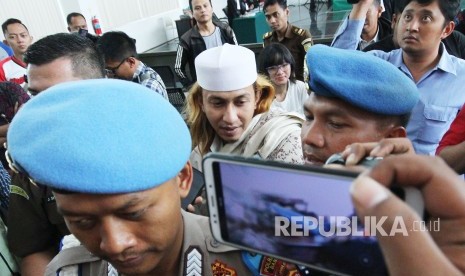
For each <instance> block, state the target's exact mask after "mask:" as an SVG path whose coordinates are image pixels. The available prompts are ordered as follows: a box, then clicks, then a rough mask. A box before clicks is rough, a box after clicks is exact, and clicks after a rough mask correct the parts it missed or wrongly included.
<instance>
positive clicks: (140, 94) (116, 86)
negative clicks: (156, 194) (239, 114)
mask: <svg viewBox="0 0 465 276" xmlns="http://www.w3.org/2000/svg"><path fill="white" fill-rule="evenodd" d="M7 139H8V152H9V154H10V156H11V159H12V160H13V163H14V164H15V166H16V167H20V168H21V169H22V170H24V171H25V172H26V173H27V174H29V177H30V178H32V179H33V180H34V181H35V182H36V183H39V184H43V185H47V186H51V187H52V188H58V189H62V190H67V191H74V192H81V193H93V194H112V193H128V192H136V191H141V190H146V189H149V188H152V187H156V186H158V185H160V184H162V183H163V182H166V181H167V180H169V179H171V178H173V177H174V176H176V174H178V173H179V171H180V170H181V169H182V168H183V166H184V165H185V164H186V162H187V160H188V159H189V154H190V151H191V137H190V134H189V131H188V129H187V126H186V124H185V123H184V121H183V119H182V118H181V116H180V114H179V113H178V112H177V111H176V109H175V108H174V107H173V106H172V105H171V104H170V103H169V102H168V101H166V100H165V99H164V98H163V97H162V96H160V95H159V94H158V93H153V91H151V90H150V89H148V88H146V87H144V86H142V85H140V84H136V83H132V82H129V81H122V80H111V79H100V80H85V81H76V82H69V83H64V84H59V85H56V86H53V87H52V88H50V89H48V90H46V91H43V92H42V93H40V94H39V95H38V96H36V97H34V98H33V99H32V100H30V101H29V102H28V103H27V104H25V105H24V106H23V107H22V108H21V109H20V111H19V112H18V114H17V115H16V116H15V118H14V120H13V121H12V123H11V125H10V128H9V131H8V136H7Z"/></svg>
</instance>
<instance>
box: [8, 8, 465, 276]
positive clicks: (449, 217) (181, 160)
mask: <svg viewBox="0 0 465 276" xmlns="http://www.w3.org/2000/svg"><path fill="white" fill-rule="evenodd" d="M233 2H234V1H233ZM248 2H250V3H248V5H251V6H253V5H258V4H259V3H258V1H248ZM391 2H392V1H391ZM236 3H237V2H236ZM395 3H396V5H392V7H393V9H392V14H389V15H388V16H382V14H383V7H382V6H383V4H382V1H381V2H380V1H378V0H360V1H359V2H358V3H356V4H354V5H353V7H352V10H351V12H350V14H349V16H348V17H347V18H346V19H345V21H344V22H343V23H342V25H341V26H340V28H339V30H338V32H337V33H336V35H335V37H334V40H333V42H332V43H331V46H325V45H319V44H318V45H313V41H312V38H311V34H310V33H309V32H308V30H304V29H302V28H299V27H296V26H293V25H291V24H290V23H289V13H290V11H289V8H288V6H287V1H286V0H265V1H264V3H263V12H264V14H265V17H266V20H267V23H268V24H269V26H270V28H271V32H269V33H266V34H264V36H263V47H264V48H263V49H262V50H261V53H260V55H259V57H258V58H257V57H256V56H255V54H254V52H252V51H251V50H249V49H248V48H246V47H244V46H240V45H238V43H237V40H236V37H235V35H234V31H233V29H232V27H231V26H229V24H227V23H225V22H221V21H218V20H216V19H214V16H213V7H212V3H211V0H189V4H190V9H191V11H192V15H193V18H194V21H195V25H194V26H193V27H192V29H191V30H189V31H188V32H187V33H185V34H184V35H182V36H181V37H180V39H179V46H178V49H177V56H176V61H175V64H173V65H172V67H173V68H174V71H175V73H176V75H177V76H178V78H179V81H180V82H181V83H182V85H183V86H184V87H185V88H186V90H187V100H186V103H185V107H184V110H183V112H182V114H180V113H179V112H178V110H176V109H175V108H174V107H173V106H172V105H171V104H170V102H169V98H168V94H167V89H166V86H165V84H164V82H163V80H162V78H161V77H160V75H159V74H158V73H157V72H156V71H154V70H153V69H152V68H150V67H149V66H147V65H146V64H144V63H143V62H142V61H141V60H140V59H139V58H138V55H137V51H136V43H137V41H136V40H135V39H133V38H131V37H130V36H129V35H128V34H126V33H124V32H120V31H109V32H106V33H104V34H103V35H102V36H99V37H97V36H94V35H91V34H89V33H88V32H86V31H83V30H87V24H86V19H85V17H84V16H83V15H82V14H80V13H71V14H69V15H68V16H67V18H66V20H67V23H68V31H69V33H57V34H52V35H49V36H46V37H44V38H42V39H39V40H37V41H35V42H34V41H33V37H32V36H31V35H30V34H29V31H28V29H27V27H26V25H25V24H24V23H23V22H22V21H20V20H18V19H14V18H11V19H8V20H6V21H5V22H4V23H3V24H2V31H3V34H4V36H5V40H4V42H5V43H4V45H2V47H1V50H2V52H0V53H1V54H3V55H4V56H3V59H1V60H0V112H1V114H0V122H1V125H0V139H1V141H0V142H1V143H2V144H5V148H3V149H2V150H1V151H2V155H3V153H4V155H5V158H0V160H1V161H2V162H1V163H0V217H1V223H0V226H2V227H3V226H4V225H6V226H7V231H6V236H5V235H4V236H0V239H2V240H3V241H6V242H7V245H8V247H6V246H5V247H1V243H0V249H1V253H2V257H3V258H2V259H3V261H4V262H5V263H6V266H5V270H2V269H3V267H2V266H0V274H2V275H7V274H5V273H9V274H11V275H15V273H21V275H282V276H284V275H301V274H299V273H302V272H301V271H300V270H299V269H300V268H299V267H298V266H295V265H293V264H291V263H289V262H284V261H280V260H277V259H274V258H272V257H269V256H264V255H260V254H254V255H252V254H248V253H247V252H243V251H242V250H240V249H237V248H234V247H230V246H226V245H222V244H219V243H218V242H216V241H215V239H214V237H213V235H212V233H211V230H210V226H209V218H208V217H207V216H208V215H207V216H205V215H206V214H203V213H202V212H200V213H201V214H200V215H199V214H192V213H191V212H188V211H186V210H183V209H182V208H181V199H182V198H185V197H187V196H188V195H189V194H190V192H191V186H192V182H193V178H194V173H193V170H198V171H202V169H203V168H202V160H203V158H204V157H205V156H206V155H207V154H208V153H211V152H217V153H223V154H229V155H237V156H243V157H250V158H259V159H263V160H274V161H279V162H284V163H289V164H296V165H303V166H324V165H325V163H326V161H327V160H328V158H329V157H330V156H332V155H333V154H336V153H340V154H341V155H342V157H343V159H344V160H345V167H342V168H339V169H348V170H363V171H364V173H362V174H360V176H359V177H358V178H357V179H356V180H355V181H354V182H353V184H352V186H351V189H350V194H351V197H352V201H353V204H354V206H355V209H356V212H357V215H358V216H359V218H360V220H361V221H363V218H364V217H365V216H376V217H380V216H386V217H387V220H386V221H385V222H384V223H383V225H382V226H381V227H382V228H383V229H390V228H391V227H392V225H393V224H395V223H396V222H395V217H396V216H399V215H400V216H402V218H403V219H404V222H405V223H406V224H409V223H410V224H411V223H413V222H414V221H418V220H423V219H426V220H433V219H438V218H439V219H440V222H441V230H440V231H437V232H428V231H416V232H410V233H409V235H408V236H403V235H393V236H389V237H387V236H382V235H380V236H379V237H378V240H379V244H380V246H381V249H382V253H383V255H384V260H385V262H386V266H387V269H388V272H389V274H392V275H398V274H414V275H417V274H418V275H443V274H446V275H449V274H450V275H456V274H457V275H459V274H462V273H465V261H464V258H463V255H464V252H465V247H464V241H465V240H464V233H465V228H461V226H463V224H464V221H465V219H464V218H465V183H464V182H463V177H459V176H458V175H457V174H463V173H464V172H465V161H464V160H465V159H464V158H463V156H464V155H465V130H464V129H463V125H464V116H465V111H463V109H462V107H463V106H464V104H465V94H464V93H463V92H462V90H461V89H463V87H464V86H465V77H464V76H465V61H464V60H463V59H462V58H463V56H464V54H465V39H464V38H463V34H461V33H460V32H458V31H456V30H454V27H455V23H454V20H455V17H456V15H457V14H458V12H459V6H460V1H459V0H402V1H401V0H399V1H395ZM239 4H240V3H239ZM239 4H238V10H239V11H240V5H239ZM385 12H386V11H384V13H385ZM386 18H388V19H391V20H392V21H389V20H388V19H386ZM257 60H258V62H257ZM187 67H188V70H186V68H187ZM189 75H190V76H189ZM434 155H438V157H434ZM367 156H371V157H382V158H384V160H382V161H380V162H379V163H378V164H377V165H376V166H375V167H373V168H371V169H368V168H359V167H356V168H355V166H356V165H357V164H358V163H359V161H361V160H363V159H364V158H366V157H367ZM283 185H286V183H283ZM390 186H400V187H413V188H416V189H418V190H419V191H420V192H421V195H422V197H423V200H424V202H425V204H424V208H425V211H426V213H427V214H428V216H427V217H419V215H418V214H417V213H415V211H413V209H412V208H411V207H409V206H408V205H406V204H405V203H404V202H402V201H401V200H400V199H399V198H398V197H397V196H395V195H394V194H392V192H391V191H390V190H389V189H388V188H387V187H390ZM196 193H197V192H196ZM206 200H208V199H207V198H206V197H205V195H204V194H203V195H202V196H201V197H198V198H197V199H196V200H195V202H193V204H192V205H191V206H190V207H189V208H188V209H189V210H190V211H192V212H195V211H196V207H197V206H198V205H205V201H206ZM2 227H0V228H2ZM265 260H268V262H271V263H274V264H275V266H272V267H269V266H267V267H266V269H265V268H264V266H260V265H257V264H261V263H264V262H265ZM270 260H272V261H270ZM273 260H274V261H273ZM193 264H194V265H193ZM265 270H266V271H265ZM311 273H314V274H311V275H322V274H321V273H323V272H319V271H311ZM323 274H324V273H323Z"/></svg>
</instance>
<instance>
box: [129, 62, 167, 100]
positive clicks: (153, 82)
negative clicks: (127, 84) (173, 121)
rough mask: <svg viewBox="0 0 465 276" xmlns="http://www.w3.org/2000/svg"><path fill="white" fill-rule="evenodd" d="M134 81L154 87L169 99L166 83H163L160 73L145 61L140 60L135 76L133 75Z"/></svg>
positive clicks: (153, 88) (154, 89)
mask: <svg viewBox="0 0 465 276" xmlns="http://www.w3.org/2000/svg"><path fill="white" fill-rule="evenodd" d="M132 81H133V82H137V83H139V84H142V85H144V86H145V87H147V88H150V89H152V90H153V91H155V92H157V93H158V94H160V95H162V96H163V97H164V98H165V99H167V100H168V93H167V92H166V87H165V84H164V83H163V80H162V79H161V77H160V75H158V73H157V72H155V70H153V69H152V68H150V67H148V66H147V65H145V64H144V63H143V62H140V63H139V66H137V69H136V72H134V76H133V77H132Z"/></svg>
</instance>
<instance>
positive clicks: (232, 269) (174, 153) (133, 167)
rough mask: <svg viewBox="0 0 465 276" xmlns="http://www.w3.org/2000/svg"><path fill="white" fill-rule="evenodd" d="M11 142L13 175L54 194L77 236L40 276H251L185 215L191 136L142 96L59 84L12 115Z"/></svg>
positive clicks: (102, 83) (144, 91)
mask: <svg viewBox="0 0 465 276" xmlns="http://www.w3.org/2000/svg"><path fill="white" fill-rule="evenodd" d="M108 99H112V101H109V100H108ZM45 107H48V108H45ZM50 108H52V109H53V112H50ZM47 110H48V111H47ZM31 118H35V119H34V120H33V121H31ZM161 118H162V119H161ZM33 122H34V123H33ZM160 130H163V131H160ZM32 136H34V137H35V139H34V143H30V141H31V140H30V139H31V138H32ZM84 137H85V143H83V138H84ZM8 141H9V143H8V151H9V153H8V155H9V156H10V162H11V165H12V167H13V168H15V169H16V170H18V171H20V172H21V173H23V174H25V175H27V176H28V177H29V178H30V179H31V180H32V181H33V182H34V183H36V184H39V185H46V186H48V187H51V189H52V190H53V193H54V196H55V198H56V203H57V208H58V211H59V212H60V213H61V214H62V215H63V217H64V219H65V221H66V224H67V226H68V228H69V230H70V232H71V233H72V234H73V235H74V237H73V236H71V237H67V238H66V239H64V241H63V248H64V249H63V250H62V251H61V252H60V253H59V254H58V255H57V256H56V257H55V258H54V259H53V260H52V262H51V263H50V264H49V266H48V267H47V272H46V275H92V276H94V275H105V276H106V275H114V274H113V273H119V274H123V275H134V274H137V275H140V274H144V275H187V274H188V272H193V271H195V272H198V273H197V274H195V275H250V274H253V272H251V271H250V269H249V267H248V266H246V264H245V262H244V261H243V258H244V256H246V255H247V254H246V253H243V252H242V251H240V250H238V249H235V248H232V247H229V246H225V245H221V244H219V243H217V242H216V241H215V240H214V239H213V237H212V234H211V232H210V230H209V229H210V227H209V221H208V218H206V217H203V216H198V215H194V214H191V213H187V212H185V211H183V210H181V208H180V207H181V198H183V197H185V196H187V194H188V193H189V190H190V187H191V182H192V177H193V174H192V166H191V164H190V162H189V161H188V158H189V153H190V151H191V138H190V135H189V131H188V129H187V126H186V124H185V123H184V121H183V119H182V117H181V116H180V115H179V113H178V112H177V110H176V109H175V108H174V107H173V106H172V105H171V104H170V103H169V102H168V101H166V100H164V99H163V97H162V96H160V95H159V94H156V93H153V92H152V91H151V90H149V89H148V88H145V87H143V86H141V85H137V84H134V83H132V82H127V81H121V80H111V79H101V80H85V81H78V82H72V83H65V84H60V85H56V86H54V87H52V88H50V89H48V90H47V93H41V94H40V95H38V96H37V97H35V98H34V99H33V100H31V101H30V102H29V103H28V104H27V105H25V106H24V107H23V108H22V109H21V110H20V111H19V112H18V114H17V115H16V117H15V120H14V122H13V123H12V124H11V125H10V130H9V132H8ZM44 157H45V158H46V159H47V162H43V161H42V160H43V158H44ZM268 259H269V258H268ZM57 273H59V274H57ZM115 275H116V274H115ZM278 275H279V274H278ZM281 275H290V274H281Z"/></svg>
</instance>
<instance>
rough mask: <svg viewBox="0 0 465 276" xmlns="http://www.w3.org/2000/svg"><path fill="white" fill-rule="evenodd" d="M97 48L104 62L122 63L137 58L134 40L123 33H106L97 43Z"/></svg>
mask: <svg viewBox="0 0 465 276" xmlns="http://www.w3.org/2000/svg"><path fill="white" fill-rule="evenodd" d="M97 48H98V50H99V52H100V54H101V55H103V58H104V59H105V61H109V60H111V61H122V60H124V59H125V58H128V57H137V51H136V40H135V39H133V38H131V37H129V36H128V35H127V34H126V33H124V32H119V31H113V32H106V33H104V34H103V36H101V37H100V38H99V40H98V42H97Z"/></svg>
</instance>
